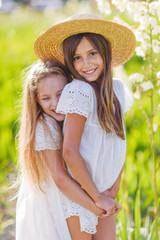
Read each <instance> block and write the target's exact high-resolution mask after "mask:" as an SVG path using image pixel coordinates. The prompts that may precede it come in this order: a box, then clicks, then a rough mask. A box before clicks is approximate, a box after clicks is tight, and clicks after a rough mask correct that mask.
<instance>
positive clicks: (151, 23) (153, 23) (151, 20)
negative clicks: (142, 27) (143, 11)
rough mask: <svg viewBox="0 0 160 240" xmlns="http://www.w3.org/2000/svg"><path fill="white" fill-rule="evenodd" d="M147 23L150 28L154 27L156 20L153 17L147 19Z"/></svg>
mask: <svg viewBox="0 0 160 240" xmlns="http://www.w3.org/2000/svg"><path fill="white" fill-rule="evenodd" d="M148 22H149V24H150V25H151V26H155V25H156V24H157V20H156V18H154V17H149V19H148Z"/></svg>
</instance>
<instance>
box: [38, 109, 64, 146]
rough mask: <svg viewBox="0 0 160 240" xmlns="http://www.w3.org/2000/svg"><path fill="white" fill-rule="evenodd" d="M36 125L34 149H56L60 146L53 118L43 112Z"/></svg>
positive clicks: (56, 126)
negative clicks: (42, 116)
mask: <svg viewBox="0 0 160 240" xmlns="http://www.w3.org/2000/svg"><path fill="white" fill-rule="evenodd" d="M44 118H45V120H43V119H42V118H41V119H40V121H39V122H38V124H37V127H36V135H35V138H36V151H41V150H45V149H49V150H56V149H60V148H61V141H60V136H59V132H58V125H57V122H56V121H55V119H53V118H52V117H49V116H48V115H46V114H44Z"/></svg>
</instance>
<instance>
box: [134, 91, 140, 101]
mask: <svg viewBox="0 0 160 240" xmlns="http://www.w3.org/2000/svg"><path fill="white" fill-rule="evenodd" d="M134 98H135V99H140V98H141V93H140V91H139V90H137V91H136V92H135V93H134Z"/></svg>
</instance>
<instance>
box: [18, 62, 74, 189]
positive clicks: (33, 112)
mask: <svg viewBox="0 0 160 240" xmlns="http://www.w3.org/2000/svg"><path fill="white" fill-rule="evenodd" d="M50 75H63V76H64V77H65V78H66V79H67V80H68V81H69V79H70V77H69V75H68V73H67V71H66V69H65V67H64V66H63V65H62V64H61V63H60V62H57V61H47V62H46V63H43V62H41V61H39V62H37V63H35V64H33V65H31V67H29V69H27V74H26V78H25V84H24V91H23V107H22V114H21V120H20V130H19V135H18V140H19V144H18V145H19V165H20V172H21V174H20V175H21V176H24V177H26V178H27V180H28V181H29V182H30V184H31V185H32V186H39V188H40V189H41V190H42V191H43V184H44V183H46V182H49V180H50V176H51V175H50V172H49V169H48V166H47V163H46V161H45V158H44V152H43V151H36V149H35V132H36V126H37V123H38V121H42V122H43V124H45V122H44V121H43V110H42V108H41V106H40V105H39V103H38V102H37V101H36V91H37V85H38V82H39V80H40V79H42V78H45V77H46V76H50ZM59 133H60V134H61V131H59Z"/></svg>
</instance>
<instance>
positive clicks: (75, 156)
mask: <svg viewBox="0 0 160 240" xmlns="http://www.w3.org/2000/svg"><path fill="white" fill-rule="evenodd" d="M64 160H65V161H66V163H67V165H68V167H69V169H70V170H71V172H72V174H73V175H74V177H75V179H76V180H77V181H78V182H79V183H80V184H81V185H82V186H83V188H84V189H85V190H86V192H87V193H88V194H89V195H90V196H91V198H92V199H93V200H94V201H95V202H96V201H97V199H98V198H99V195H100V193H99V191H98V190H97V188H96V186H95V184H94V182H93V180H92V178H91V176H90V174H89V172H88V169H87V168H86V165H85V163H84V160H83V159H82V157H81V155H80V154H79V152H76V151H70V152H67V153H66V152H64Z"/></svg>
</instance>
